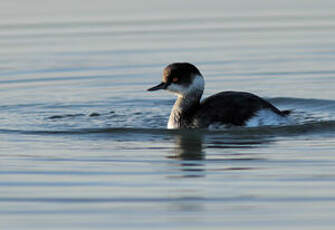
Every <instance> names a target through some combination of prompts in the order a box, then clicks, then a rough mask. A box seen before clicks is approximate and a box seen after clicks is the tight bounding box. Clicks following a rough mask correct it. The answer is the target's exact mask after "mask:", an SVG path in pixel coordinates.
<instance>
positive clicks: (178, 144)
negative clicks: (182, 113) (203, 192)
mask: <svg viewBox="0 0 335 230" xmlns="http://www.w3.org/2000/svg"><path fill="white" fill-rule="evenodd" d="M174 138H175V148H174V150H173V154H171V155H169V156H167V158H169V159H176V160H180V161H178V162H174V163H177V165H178V166H180V169H181V171H182V172H184V173H183V175H182V177H203V176H204V175H205V174H204V162H202V160H204V159H205V153H204V151H203V146H202V138H203V134H202V133H201V131H195V130H178V132H177V133H176V134H175V135H174Z"/></svg>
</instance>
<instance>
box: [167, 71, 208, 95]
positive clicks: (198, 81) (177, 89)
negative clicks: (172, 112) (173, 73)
mask: <svg viewBox="0 0 335 230" xmlns="http://www.w3.org/2000/svg"><path fill="white" fill-rule="evenodd" d="M204 88H205V81H204V79H203V77H202V76H199V75H197V76H194V79H193V81H192V84H190V85H189V86H187V87H185V86H183V85H180V84H176V83H171V84H170V85H169V86H168V87H167V88H166V89H167V90H169V91H171V92H174V93H176V94H177V95H178V96H185V95H188V94H190V93H192V92H199V93H201V94H202V92H203V90H204Z"/></svg>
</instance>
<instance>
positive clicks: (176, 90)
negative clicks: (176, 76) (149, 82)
mask: <svg viewBox="0 0 335 230" xmlns="http://www.w3.org/2000/svg"><path fill="white" fill-rule="evenodd" d="M166 89H167V90H168V91H171V92H174V93H176V94H177V95H185V94H186V93H187V88H186V87H183V86H181V85H177V84H175V83H171V84H170V85H169V86H168V87H167V88H166Z"/></svg>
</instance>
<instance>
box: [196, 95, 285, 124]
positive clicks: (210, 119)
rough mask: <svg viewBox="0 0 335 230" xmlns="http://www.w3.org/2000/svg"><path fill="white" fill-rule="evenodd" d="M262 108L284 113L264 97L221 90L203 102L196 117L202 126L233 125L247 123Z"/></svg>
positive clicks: (280, 113)
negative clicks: (218, 123)
mask: <svg viewBox="0 0 335 230" xmlns="http://www.w3.org/2000/svg"><path fill="white" fill-rule="evenodd" d="M260 109H270V110H272V111H273V112H274V113H277V114H279V115H282V116H284V114H283V113H282V112H281V111H280V110H278V109H277V108H276V107H274V106H273V105H272V104H270V103H269V102H267V101H265V100H264V99H262V98H260V97H258V96H256V95H254V94H251V93H245V92H233V91H227V92H221V93H218V94H215V95H213V96H211V97H208V98H206V99H205V100H204V101H202V102H201V104H200V107H199V110H198V111H197V113H196V115H195V117H194V118H195V119H196V120H197V121H198V122H199V123H200V125H201V126H202V127H206V126H208V125H209V124H210V123H214V122H220V123H224V124H232V125H245V122H246V121H247V120H249V119H250V118H251V117H252V116H253V115H255V113H256V112H257V111H258V110H260Z"/></svg>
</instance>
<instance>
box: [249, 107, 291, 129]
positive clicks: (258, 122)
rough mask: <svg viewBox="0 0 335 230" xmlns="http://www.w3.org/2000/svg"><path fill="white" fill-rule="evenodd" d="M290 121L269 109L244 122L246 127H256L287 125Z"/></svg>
mask: <svg viewBox="0 0 335 230" xmlns="http://www.w3.org/2000/svg"><path fill="white" fill-rule="evenodd" d="M288 124H292V120H291V119H290V118H288V117H283V116H280V115H278V114H276V113H274V112H272V111H271V110H269V109H263V110H260V111H258V112H257V113H256V115H255V116H253V117H252V118H250V119H249V120H248V121H247V122H246V125H245V126H246V127H257V126H263V125H288Z"/></svg>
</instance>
